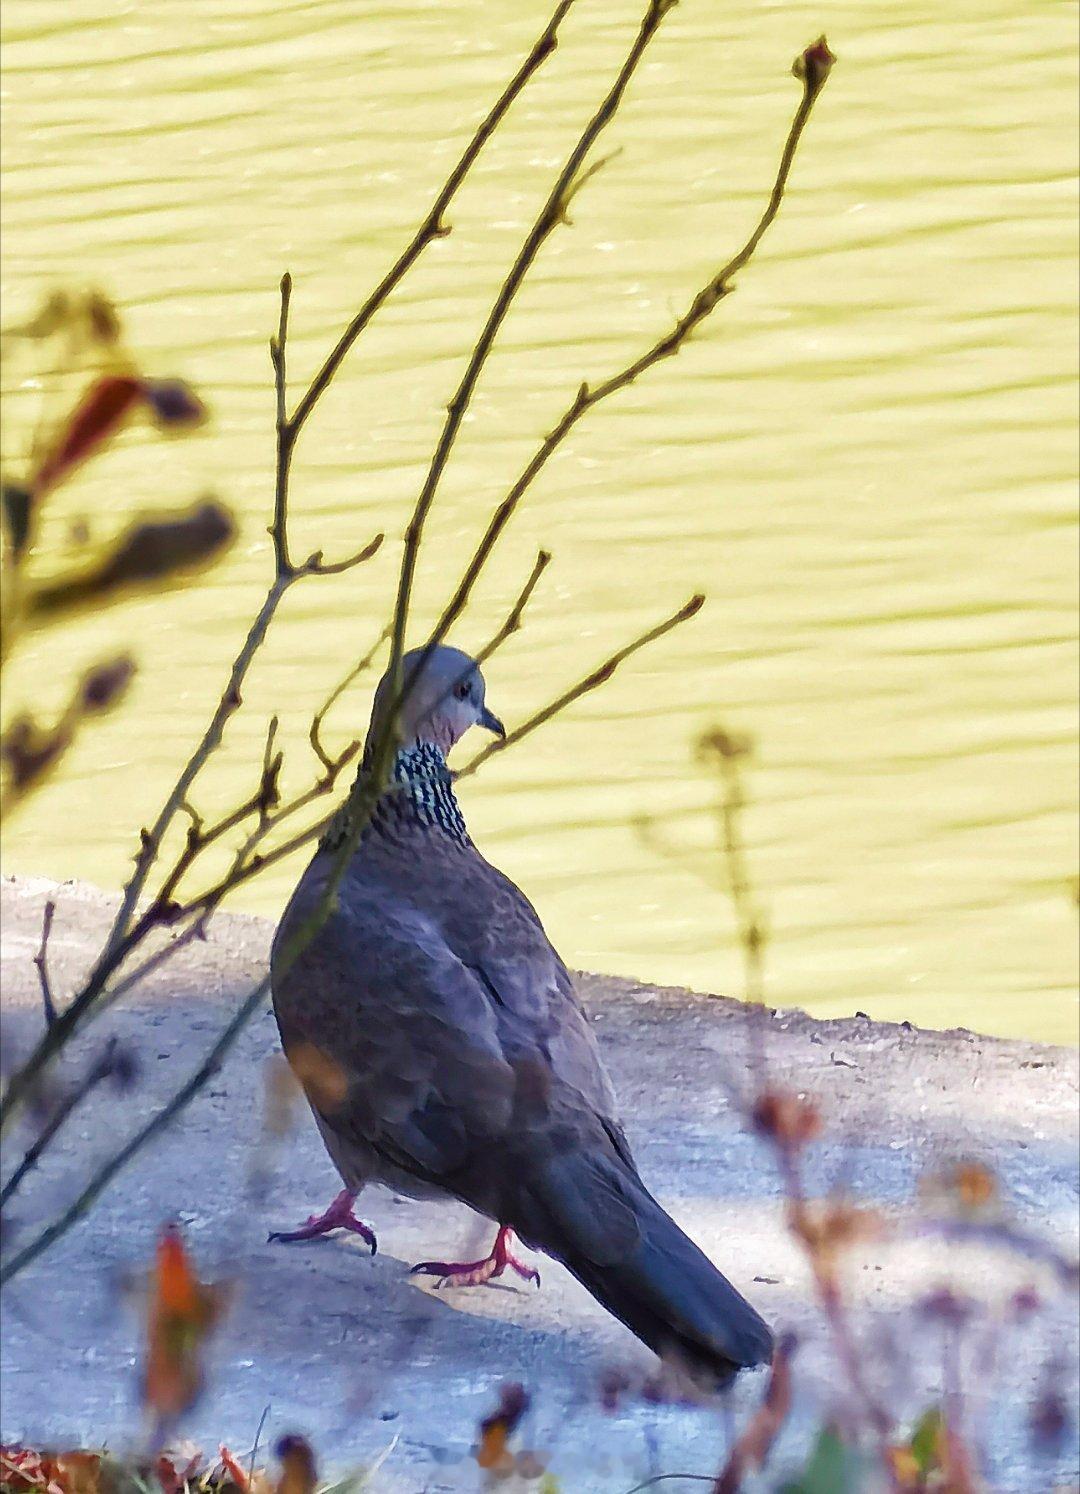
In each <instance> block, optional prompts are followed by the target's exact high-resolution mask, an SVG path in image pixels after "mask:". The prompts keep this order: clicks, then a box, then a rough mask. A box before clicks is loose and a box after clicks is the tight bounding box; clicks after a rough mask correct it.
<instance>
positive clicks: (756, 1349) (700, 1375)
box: [517, 1152, 773, 1386]
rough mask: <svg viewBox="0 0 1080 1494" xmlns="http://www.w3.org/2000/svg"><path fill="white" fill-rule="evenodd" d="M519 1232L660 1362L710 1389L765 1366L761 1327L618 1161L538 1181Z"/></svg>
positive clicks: (555, 1168) (551, 1170)
mask: <svg viewBox="0 0 1080 1494" xmlns="http://www.w3.org/2000/svg"><path fill="white" fill-rule="evenodd" d="M523 1204H524V1207H523V1215H524V1217H523V1218H522V1220H521V1222H520V1224H519V1225H518V1226H517V1228H518V1231H519V1233H520V1234H521V1235H522V1236H523V1238H524V1239H525V1241H526V1242H527V1243H528V1244H532V1245H535V1246H538V1247H540V1248H541V1249H543V1250H546V1251H548V1253H549V1254H551V1255H554V1256H555V1257H556V1258H557V1259H559V1260H561V1261H562V1262H563V1264H564V1265H565V1266H566V1267H567V1269H568V1270H569V1271H571V1272H572V1273H573V1275H574V1276H576V1277H577V1279H578V1280H579V1281H580V1282H581V1284H582V1285H583V1286H584V1287H585V1288H586V1290H588V1291H589V1292H591V1293H592V1295H593V1296H594V1297H595V1298H596V1300H597V1301H598V1302H599V1303H600V1304H601V1305H602V1306H603V1307H606V1308H607V1310H608V1312H610V1313H612V1314H614V1316H615V1317H617V1318H618V1319H620V1321H621V1322H623V1323H625V1324H626V1326H627V1327H628V1328H629V1329H630V1330H631V1332H632V1333H635V1334H637V1336H638V1338H640V1339H641V1340H642V1342H643V1343H645V1344H647V1345H648V1346H649V1348H651V1349H652V1350H653V1351H654V1352H655V1353H657V1354H659V1355H661V1356H662V1357H665V1358H671V1359H672V1360H674V1361H676V1362H677V1363H680V1364H681V1365H682V1366H683V1367H684V1368H686V1369H687V1370H689V1371H690V1372H691V1373H692V1374H693V1376H694V1377H695V1378H696V1379H697V1380H698V1381H699V1382H703V1383H705V1384H707V1385H709V1386H717V1385H721V1384H724V1383H726V1382H727V1381H729V1380H730V1379H731V1377H732V1376H733V1375H734V1374H735V1373H736V1371H737V1370H740V1369H744V1368H749V1367H751V1366H753V1365H756V1364H764V1363H767V1362H768V1361H769V1360H770V1359H771V1357H772V1353H773V1336H772V1333H771V1331H770V1329H769V1327H768V1325H767V1324H766V1323H765V1321H764V1319H763V1318H762V1317H761V1316H760V1315H759V1314H758V1313H757V1312H755V1310H754V1309H753V1308H752V1307H751V1306H750V1304H749V1302H747V1300H746V1299H745V1297H743V1296H742V1295H741V1294H740V1293H739V1292H738V1291H736V1289H735V1288H734V1287H733V1286H732V1285H731V1283H730V1282H729V1281H728V1280H727V1278H726V1277H725V1276H722V1275H721V1273H720V1272H719V1271H718V1270H717V1269H716V1267H715V1266H714V1265H713V1264H712V1262H711V1261H710V1260H708V1258H707V1257H706V1256H705V1255H704V1254H703V1253H702V1252H701V1251H700V1250H699V1249H698V1247H697V1246H696V1245H695V1244H694V1242H693V1241H692V1240H690V1239H689V1238H688V1237H687V1236H686V1235H684V1234H683V1232H682V1230H681V1229H680V1228H679V1226H678V1225H677V1224H676V1223H675V1221H674V1220H673V1219H672V1218H671V1217H670V1216H669V1215H668V1214H666V1213H665V1212H664V1210H663V1209H662V1208H661V1207H660V1205H659V1204H658V1203H657V1202H656V1200H655V1198H653V1196H652V1195H651V1194H650V1193H649V1191H648V1190H647V1189H646V1187H645V1185H644V1184H643V1183H642V1181H641V1179H640V1178H639V1177H638V1176H637V1174H636V1172H634V1171H633V1169H632V1168H631V1167H629V1166H627V1164H626V1163H625V1162H624V1161H623V1160H622V1159H621V1158H619V1157H615V1156H613V1155H611V1154H606V1155H604V1154H601V1155H597V1154H595V1153H591V1154H590V1153H582V1152H573V1153H570V1154H563V1155H562V1156H560V1157H557V1158H555V1159H554V1160H553V1161H552V1162H551V1164H550V1165H549V1166H548V1167H546V1168H545V1169H544V1171H543V1173H542V1174H541V1176H540V1177H538V1178H536V1177H534V1178H531V1179H530V1180H529V1183H528V1185H527V1190H526V1196H525V1199H524V1200H523Z"/></svg>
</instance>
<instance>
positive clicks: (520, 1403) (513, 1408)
mask: <svg viewBox="0 0 1080 1494" xmlns="http://www.w3.org/2000/svg"><path fill="white" fill-rule="evenodd" d="M528 1406H529V1397H528V1394H527V1393H526V1390H525V1387H524V1386H523V1385H519V1384H518V1383H517V1381H510V1382H509V1383H508V1384H506V1385H504V1386H503V1387H502V1389H501V1390H500V1391H499V1407H498V1410H496V1411H493V1412H492V1413H491V1415H490V1416H485V1417H484V1419H483V1421H482V1422H481V1423H480V1441H479V1445H478V1447H477V1449H476V1461H477V1463H478V1464H479V1465H480V1467H481V1468H486V1469H487V1470H488V1471H489V1472H491V1473H503V1472H506V1473H509V1472H511V1471H512V1470H513V1468H514V1456H513V1454H512V1453H511V1451H510V1448H509V1446H508V1444H509V1440H510V1437H511V1435H512V1434H513V1433H514V1431H515V1430H516V1429H517V1425H518V1423H519V1422H520V1420H521V1418H522V1417H523V1416H524V1415H525V1412H526V1411H527V1409H528Z"/></svg>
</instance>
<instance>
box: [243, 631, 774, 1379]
mask: <svg viewBox="0 0 1080 1494" xmlns="http://www.w3.org/2000/svg"><path fill="white" fill-rule="evenodd" d="M416 657H417V656H416V654H413V655H407V656H406V660H405V672H406V676H407V675H408V672H409V669H410V667H411V666H412V664H414V663H415V660H416ZM388 698H389V693H388V687H387V683H386V681H384V682H383V684H382V685H381V686H380V688H379V691H378V692H377V693H376V699H375V705H374V708H373V713H372V730H373V731H374V730H375V729H376V727H377V726H378V724H379V723H380V721H381V719H382V714H381V713H382V712H384V711H385V710H386V708H387V702H388ZM475 723H480V724H483V725H485V726H487V727H489V728H490V729H492V730H496V731H499V732H501V730H502V727H501V725H500V723H499V722H498V721H497V720H496V718H495V717H493V716H492V715H491V714H490V712H489V711H488V710H487V708H486V705H485V702H484V683H483V679H482V677H481V675H480V671H479V670H478V669H477V668H476V667H475V666H474V665H473V664H472V661H471V660H470V659H469V658H468V656H466V655H464V654H462V653H460V652H459V651H458V650H456V649H449V648H445V647H444V648H440V649H438V650H436V651H435V653H434V654H433V655H432V656H431V658H430V659H429V660H428V663H427V664H426V666H425V668H424V670H423V672H422V673H421V675H420V676H419V678H418V680H417V682H416V686H415V688H414V690H413V692H412V694H411V695H410V698H409V702H408V703H407V705H406V708H405V710H404V711H403V712H402V715H401V718H400V737H401V745H400V748H399V751H398V754H397V758H396V762H395V766H394V785H393V787H392V788H391V789H390V790H389V791H388V792H387V793H386V794H385V795H384V796H383V798H382V799H381V800H380V802H379V804H378V805H377V807H376V810H375V812H374V814H373V816H372V819H371V823H370V824H369V825H368V826H367V827H366V828H365V830H364V833H363V836H362V839H361V841H360V844H359V847H358V849H357V851H356V853H355V855H354V856H353V858H352V860H351V862H350V865H349V867H348V870H347V872H346V874H345V877H344V880H343V882H342V884H341V888H340V892H339V896H338V900H337V905H336V907H335V909H334V911H333V913H332V914H331V915H330V917H329V918H328V920H327V921H326V923H325V924H324V925H323V927H322V929H321V930H320V932H319V933H318V934H317V935H316V936H315V938H314V939H313V940H312V941H311V943H310V944H309V946H308V947H307V949H306V950H305V951H304V953H303V954H302V955H301V956H300V958H299V959H298V960H297V962H296V963H295V964H294V965H293V966H292V968H291V969H290V970H289V971H288V972H287V973H286V974H284V975H281V974H280V973H279V962H278V960H277V955H278V952H279V950H280V949H281V948H282V946H283V943H284V941H285V940H287V939H288V937H289V935H290V933H291V932H292V930H294V929H295V928H297V927H298V926H299V924H300V923H302V921H303V920H304V919H305V918H306V917H307V916H308V915H309V914H310V912H311V910H312V909H313V908H314V906H315V905H316V903H317V902H318V900H319V898H320V895H321V893H322V890H323V888H324V886H325V883H326V877H327V875H328V872H329V870H330V866H331V864H332V861H333V856H334V849H335V846H336V845H338V844H340V841H341V838H342V835H343V834H344V833H345V830H346V828H347V819H346V818H345V816H347V810H343V811H342V816H341V817H340V818H339V821H338V823H337V825H336V826H332V827H331V830H330V831H329V832H328V834H327V836H326V838H325V839H324V841H323V844H322V845H321V846H320V848H319V850H318V851H317V853H316V854H315V856H314V857H313V859H312V861H311V863H310V864H309V866H308V868H307V870H306V871H305V872H304V875H303V877H302V878H301V880H300V883H299V885H298V887H297V889H296V891H295V893H294V894H293V897H292V899H291V901H290V903H289V905H288V907H287V909H286V911H285V914H284V916H283V918H282V922H281V925H280V927H279V930H278V934H277V937H276V939H275V942H274V956H273V963H272V971H273V977H274V978H273V997H274V1010H275V1013H276V1015H277V1020H278V1026H279V1029H280V1032H281V1039H282V1044H283V1047H284V1049H285V1052H286V1053H287V1054H289V1055H290V1056H292V1057H293V1058H294V1059H295V1055H296V1054H297V1053H298V1052H300V1051H305V1050H306V1049H307V1048H314V1049H316V1050H318V1052H319V1053H321V1054H323V1055H325V1056H326V1057H327V1058H328V1059H329V1061H330V1066H331V1067H332V1068H333V1069H334V1070H335V1071H336V1072H337V1073H338V1074H340V1075H341V1077H342V1079H343V1080H344V1083H345V1089H344V1092H343V1093H341V1092H333V1093H326V1092H320V1091H319V1090H318V1089H317V1088H313V1087H312V1086H311V1085H309V1086H308V1096H309V1099H310V1100H311V1103H312V1109H313V1110H314V1112H315V1118H316V1121H317V1123H318V1126H319V1129H320V1131H321V1133H322V1136H323V1139H324V1141H325V1143H326V1146H327V1149H328V1151H329V1153H330V1156H331V1158H332V1159H333V1162H334V1164H335V1166H336V1167H337V1169H338V1171H339V1172H340V1174H341V1176H342V1178H343V1179H344V1181H345V1184H346V1186H347V1187H348V1188H350V1189H356V1190H358V1189H360V1188H362V1187H363V1186H364V1185H365V1184H366V1183H369V1182H380V1183H384V1184H386V1185H387V1186H389V1187H390V1188H392V1189H394V1190H395V1191H396V1192H398V1193H403V1194H406V1195H409V1196H414V1197H427V1196H436V1195H446V1194H450V1195H452V1196H454V1197H455V1198H459V1199H461V1200H462V1201H463V1202H465V1203H467V1204H469V1205H471V1207H472V1208H474V1209H476V1210H478V1211H479V1212H480V1213H481V1214H486V1215H487V1216H488V1217H489V1218H491V1219H492V1220H494V1221H496V1222H497V1223H498V1224H499V1225H500V1226H509V1227H510V1228H512V1229H513V1230H514V1231H515V1232H516V1233H518V1234H519V1235H520V1236H521V1237H522V1239H523V1240H524V1241H525V1242H526V1243H527V1244H529V1245H531V1246H533V1247H534V1248H536V1249H540V1250H543V1251H546V1252H547V1253H548V1254H550V1255H552V1256H554V1257H556V1258H557V1259H558V1260H560V1261H562V1262H563V1263H564V1265H566V1266H567V1268H568V1269H569V1270H570V1271H571V1272H573V1274H574V1275H575V1276H576V1277H577V1278H578V1280H579V1281H581V1282H582V1283H583V1285H584V1286H585V1287H586V1288H587V1289H588V1290H589V1291H590V1292H591V1293H592V1294H593V1296H594V1297H596V1298H597V1300H598V1301H599V1302H601V1303H602V1304H603V1305H604V1306H605V1307H606V1308H607V1309H608V1310H609V1311H610V1312H612V1313H614V1315H615V1316H616V1317H618V1318H620V1319H621V1320H622V1322H624V1323H625V1324H626V1325H627V1326H628V1327H629V1328H630V1329H631V1330H632V1331H633V1332H634V1333H636V1334H637V1335H638V1337H639V1338H641V1339H642V1340H643V1341H644V1342H645V1343H646V1344H648V1345H649V1346H650V1347H651V1348H652V1349H654V1350H655V1351H656V1352H658V1353H661V1354H664V1353H671V1354H673V1355H675V1356H677V1357H679V1358H680V1359H681V1360H682V1361H683V1362H684V1363H685V1364H687V1365H688V1367H690V1368H691V1369H692V1370H694V1371H695V1372H698V1373H704V1374H705V1375H706V1376H708V1377H709V1378H710V1379H711V1380H713V1381H723V1380H726V1379H727V1378H729V1377H730V1375H731V1374H732V1373H733V1372H734V1371H735V1370H736V1369H738V1368H740V1367H743V1366H748V1365H753V1364H758V1363H761V1362H763V1361H765V1360H767V1359H768V1358H769V1356H770V1355H771V1352H772V1338H771V1334H770V1332H769V1329H768V1328H767V1327H766V1325H765V1323H764V1322H763V1321H762V1319H761V1318H760V1317H759V1316H758V1314H757V1313H756V1312H755V1311H754V1309H753V1308H752V1307H751V1306H750V1305H749V1304H748V1303H747V1302H746V1301H745V1300H744V1299H743V1298H742V1297H741V1296H740V1294H739V1293H738V1292H737V1291H736V1290H735V1288H734V1287H732V1286H731V1285H730V1283H729V1282H728V1281H727V1280H726V1279H725V1278H724V1277H723V1276H722V1275H721V1274H720V1273H719V1272H718V1271H717V1270H716V1269H715V1267H714V1266H712V1264H711V1263H710V1262H709V1261H708V1260H707V1259H706V1257H705V1256H704V1255H703V1254H702V1253H701V1251H700V1250H699V1249H698V1248H697V1246H696V1245H694V1244H693V1243H692V1242H691V1241H690V1240H689V1239H688V1238H687V1236H686V1235H685V1234H683V1232H682V1231H681V1230H680V1229H679V1228H678V1226H677V1225H676V1224H675V1223H674V1222H673V1221H672V1220H671V1219H670V1218H669V1217H668V1215H667V1214H666V1213H665V1212H664V1211H663V1209H662V1208H661V1207H660V1205H659V1204H658V1203H657V1202H656V1201H655V1199H653V1198H652V1196H651V1195H650V1194H649V1192H648V1190H647V1189H646V1187H645V1185H644V1184H643V1182H642V1181H641V1178H640V1177H639V1175H638V1171H637V1168H636V1166H635V1164H634V1160H633V1157H632V1155H631V1152H630V1148H629V1146H628V1144H627V1141H626V1137H625V1135H624V1133H623V1129H622V1126H621V1124H620V1122H619V1118H618V1113H617V1109H616V1103H615V1096H614V1092H613V1090H612V1086H611V1082H610V1080H609V1078H608V1076H607V1072H606V1070H605V1068H604V1065H603V1062H602V1061H601V1058H600V1054H599V1051H598V1049H597V1045H596V1040H595V1037H594V1035H593V1031H592V1028H591V1027H590V1025H589V1022H588V1019H587V1017H586V1016H585V1013H584V1011H583V1010H582V1007H581V1004H580V1002H579V1001H578V999H577V996H576V994H575V992H574V987H573V983H572V981H571V979H570V976H569V974H568V972H567V970H566V967H565V966H564V965H563V963H562V961H561V960H560V958H559V956H558V955H557V954H556V952H555V950H554V949H553V948H552V946H551V944H550V942H549V940H548V938H547V936H546V934H545V933H544V930H543V927H542V925H541V923H540V920H539V918H538V917H537V915H536V912H535V910H534V909H533V907H532V905H531V903H530V902H529V901H528V899H527V898H526V897H525V896H524V894H523V893H522V892H521V891H520V890H519V889H518V888H517V887H515V886H514V884H513V883H512V882H511V881H510V880H509V879H508V878H507V877H505V876H504V875H503V874H502V873H501V872H500V871H498V870H497V869H496V868H495V867H493V866H492V865H491V864H490V863H489V862H488V861H486V860H485V859H484V857H483V856H482V855H481V854H480V852H479V851H478V850H477V849H476V847H475V846H474V845H473V843H472V841H471V840H470V839H469V836H468V832H467V830H466V828H465V822H464V819H463V817H462V815H461V811H460V808H459V806H458V804H457V801H456V798H455V795H454V791H453V786H452V777H451V774H450V770H449V769H448V767H447V765H446V754H447V753H448V752H449V750H450V748H451V747H452V746H453V744H454V742H455V741H457V740H458V738H459V737H460V736H461V735H462V734H463V732H464V731H465V730H466V729H467V728H468V727H469V726H470V725H472V724H475ZM369 741H370V736H369ZM364 771H365V769H364V768H362V769H361V772H364ZM324 1088H325V1087H324Z"/></svg>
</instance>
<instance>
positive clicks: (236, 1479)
mask: <svg viewBox="0 0 1080 1494" xmlns="http://www.w3.org/2000/svg"><path fill="white" fill-rule="evenodd" d="M218 1452H219V1453H220V1455H221V1466H222V1467H223V1468H224V1469H225V1472H226V1473H227V1474H228V1475H229V1477H230V1478H231V1479H232V1481H233V1483H234V1484H235V1485H236V1487H237V1488H238V1489H241V1490H246V1489H247V1486H248V1479H247V1474H246V1473H245V1472H244V1470H243V1469H242V1468H241V1467H240V1464H239V1463H238V1462H237V1461H236V1459H235V1458H234V1457H233V1455H232V1453H231V1452H230V1451H229V1449H228V1448H227V1447H226V1446H225V1445H224V1443H223V1444H222V1445H221V1447H219V1448H218Z"/></svg>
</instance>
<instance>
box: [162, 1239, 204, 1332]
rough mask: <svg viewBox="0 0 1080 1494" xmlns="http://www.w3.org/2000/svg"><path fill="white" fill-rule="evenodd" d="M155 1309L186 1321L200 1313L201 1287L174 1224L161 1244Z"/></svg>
mask: <svg viewBox="0 0 1080 1494" xmlns="http://www.w3.org/2000/svg"><path fill="white" fill-rule="evenodd" d="M156 1305H157V1306H158V1308H159V1309H163V1310H164V1311H166V1312H175V1313H181V1314H182V1315H183V1316H185V1317H193V1316H194V1315H195V1314H196V1313H197V1312H198V1306H199V1299H198V1283H197V1282H196V1280H195V1276H194V1273H193V1272H192V1269H191V1266H190V1264H189V1263H188V1258H187V1251H186V1250H185V1249H184V1242H183V1241H182V1240H181V1238H180V1232H179V1230H178V1229H177V1228H176V1225H175V1224H168V1225H166V1226H165V1228H164V1230H162V1233H161V1239H160V1240H159V1241H158V1248H157V1304H156Z"/></svg>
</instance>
